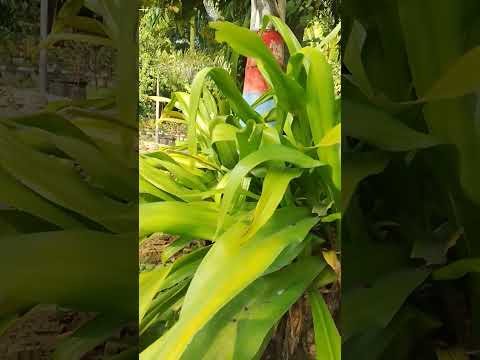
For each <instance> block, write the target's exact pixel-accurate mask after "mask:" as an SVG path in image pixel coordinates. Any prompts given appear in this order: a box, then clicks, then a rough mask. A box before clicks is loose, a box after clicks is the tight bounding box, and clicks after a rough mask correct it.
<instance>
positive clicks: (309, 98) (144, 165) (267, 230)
mask: <svg viewBox="0 0 480 360" xmlns="http://www.w3.org/2000/svg"><path fill="white" fill-rule="evenodd" d="M270 20H271V21H272V22H273V23H274V25H275V27H276V28H277V30H278V31H279V32H280V33H281V34H282V36H283V37H284V39H285V40H286V44H287V45H288V48H289V52H290V54H291V57H290V61H289V66H288V67H287V71H286V72H285V71H283V70H282V69H281V68H280V66H279V65H278V63H277V62H276V60H275V59H274V57H273V55H272V54H271V52H270V51H269V50H268V48H267V47H266V46H265V45H264V44H263V42H262V40H261V38H260V37H259V36H258V35H257V34H255V33H253V32H251V31H250V30H248V29H246V28H244V27H239V26H235V25H233V24H231V23H227V22H216V23H213V24H212V27H213V28H214V29H215V30H216V39H217V40H218V41H220V42H226V43H227V44H228V45H229V46H230V47H231V48H232V49H233V50H234V51H236V52H238V53H240V54H241V55H243V56H250V57H252V58H254V59H255V60H256V61H257V64H259V67H260V69H261V71H262V72H263V73H264V75H265V77H266V78H267V79H268V81H269V83H270V85H271V87H272V90H271V91H269V93H268V94H267V95H266V96H265V97H264V98H263V99H262V100H260V101H259V102H261V101H265V100H266V99H268V98H271V97H273V98H274V99H275V102H276V104H277V105H276V107H275V108H274V109H273V110H272V111H271V112H269V113H268V114H265V115H263V116H262V115H260V114H259V113H257V112H256V111H255V108H256V106H257V105H253V106H249V105H248V104H247V103H246V101H245V100H244V99H243V97H242V94H241V91H240V90H239V89H238V88H237V84H236V81H235V79H233V78H232V77H231V75H230V74H229V73H228V72H227V71H225V70H224V69H222V68H212V67H209V68H205V69H203V70H201V71H200V72H199V73H198V74H197V75H196V77H195V79H194V81H193V83H192V86H191V91H190V92H175V93H173V94H172V99H171V102H170V103H169V104H168V105H167V106H166V108H165V110H164V111H163V113H162V118H167V119H175V121H180V122H185V123H186V124H187V125H188V139H187V141H186V142H185V143H184V144H181V143H179V144H177V145H175V146H170V147H164V148H162V149H161V150H160V151H156V152H152V153H148V154H144V155H141V157H140V201H141V204H140V229H139V237H140V241H141V242H143V241H144V240H145V239H146V238H148V237H149V236H151V235H152V234H155V233H167V234H173V235H179V236H180V238H178V239H177V240H175V241H174V242H173V243H171V244H170V245H169V247H167V248H166V249H164V251H163V254H162V258H163V264H161V265H159V266H157V267H156V268H154V269H151V270H149V271H145V272H142V273H141V274H140V312H139V321H140V346H141V350H142V352H141V355H140V358H141V359H142V360H149V359H159V358H161V359H172V360H174V359H200V358H201V359H218V358H226V359H239V360H240V359H241V360H249V359H257V358H260V357H261V355H262V354H263V352H264V351H265V348H266V346H267V345H268V343H269V340H270V338H271V336H272V334H273V329H274V328H275V327H276V325H277V323H278V322H279V320H280V319H281V317H282V315H283V314H285V313H286V312H287V311H288V310H289V308H290V307H291V306H292V305H293V304H294V303H295V302H296V301H297V300H298V299H300V298H301V297H302V296H303V294H304V293H307V294H308V299H309V304H310V309H311V310H310V311H311V313H312V315H313V321H314V328H315V342H316V357H317V359H328V360H338V359H340V336H339V333H338V330H337V328H336V325H335V322H334V321H333V318H332V315H331V313H330V312H329V309H328V306H327V304H326V303H325V301H324V298H323V297H322V295H321V293H320V290H322V291H326V290H327V286H333V287H334V288H335V287H337V286H338V276H339V271H340V269H339V266H338V260H337V249H338V247H337V246H338V243H337V240H338V239H337V237H336V236H335V234H336V233H337V227H339V219H340V217H341V215H340V207H341V206H340V187H341V184H340V133H341V131H340V117H339V116H340V112H339V99H338V98H336V97H335V92H334V83H333V77H332V73H331V67H330V65H329V64H328V62H327V60H326V58H325V56H324V55H323V53H322V52H321V50H320V49H319V48H313V47H303V48H302V47H301V45H300V42H299V41H298V40H297V39H296V38H295V36H294V34H293V33H292V32H291V31H290V29H289V28H288V27H287V26H286V25H285V24H284V23H283V22H282V21H281V20H280V19H278V18H273V17H271V18H270ZM207 78H209V79H210V80H212V81H213V82H214V83H215V84H216V86H217V88H218V93H212V92H211V91H210V90H209V88H208V86H206V80H207ZM195 239H202V240H206V243H205V245H204V246H202V247H200V248H197V249H196V250H195V251H194V252H192V253H190V254H188V255H184V256H181V257H180V258H178V259H176V260H175V259H174V261H171V258H172V257H173V255H175V254H176V253H177V252H179V251H180V250H181V249H183V248H184V247H186V246H188V245H189V244H190V243H191V242H192V241H193V240H195ZM304 356H306V355H304Z"/></svg>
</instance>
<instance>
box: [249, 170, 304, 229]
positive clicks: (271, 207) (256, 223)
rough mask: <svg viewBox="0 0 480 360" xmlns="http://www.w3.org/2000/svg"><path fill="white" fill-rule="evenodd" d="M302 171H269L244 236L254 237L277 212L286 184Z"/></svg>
mask: <svg viewBox="0 0 480 360" xmlns="http://www.w3.org/2000/svg"><path fill="white" fill-rule="evenodd" d="M302 172H303V170H302V169H270V170H268V172H267V175H266V176H265V179H264V180H263V188H262V195H261V196H260V199H259V200H258V203H257V206H256V207H255V213H254V215H253V220H252V223H251V224H250V227H249V228H248V231H247V233H246V234H245V235H243V236H244V238H245V239H248V238H250V237H251V236H252V235H254V234H255V233H256V232H257V231H258V230H259V229H260V228H261V227H262V226H263V225H265V223H267V222H268V220H269V219H270V217H271V216H272V215H273V214H274V213H275V211H276V210H277V207H278V205H279V204H280V202H281V201H282V199H283V196H284V195H285V192H286V191H287V187H288V184H289V183H290V182H291V181H292V180H293V179H295V178H297V177H299V176H300V175H301V174H302Z"/></svg>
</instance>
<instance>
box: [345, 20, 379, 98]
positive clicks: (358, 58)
mask: <svg viewBox="0 0 480 360" xmlns="http://www.w3.org/2000/svg"><path fill="white" fill-rule="evenodd" d="M366 39H367V32H366V30H365V28H364V27H363V25H362V24H361V23H360V22H358V21H357V20H354V22H353V25H352V30H351V33H350V36H349V37H348V40H347V45H346V47H345V52H344V54H343V63H344V64H345V66H346V67H347V69H348V70H349V71H350V73H351V74H352V75H353V78H354V81H355V82H356V83H357V84H358V86H359V87H360V89H361V90H362V91H363V92H364V93H365V94H367V95H372V94H373V91H372V87H371V85H370V81H369V80H368V76H367V72H366V71H365V67H364V66H363V62H362V50H363V46H364V44H365V40H366Z"/></svg>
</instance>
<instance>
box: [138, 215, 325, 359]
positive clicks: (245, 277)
mask: <svg viewBox="0 0 480 360" xmlns="http://www.w3.org/2000/svg"><path fill="white" fill-rule="evenodd" d="M308 213H309V212H308V210H307V209H302V208H285V209H281V210H279V211H278V212H277V213H276V214H275V215H274V216H273V217H272V219H271V220H270V221H269V223H267V225H265V226H264V227H263V228H262V230H261V231H259V232H258V233H257V235H256V236H254V237H253V238H252V239H250V240H248V241H247V242H244V241H243V238H242V237H241V234H242V233H243V232H244V231H245V228H246V227H247V226H248V225H247V224H245V223H242V222H239V223H237V224H235V225H233V226H232V227H231V228H230V230H229V231H227V232H226V233H225V234H224V235H223V236H222V238H221V239H219V241H218V242H217V243H215V244H214V245H213V247H212V249H211V250H210V252H209V253H208V254H207V256H206V257H205V259H204V261H203V262H202V264H201V265H200V267H199V268H198V270H197V272H196V274H195V277H194V279H193V280H192V283H191V285H190V287H189V289H188V292H187V295H186V297H185V300H184V305H183V308H182V311H181V314H180V319H179V321H178V322H177V323H176V324H175V325H174V327H173V328H172V329H171V330H170V331H169V332H168V333H167V334H166V335H164V336H163V337H162V338H160V339H159V340H157V341H156V342H155V343H153V344H152V345H151V346H150V347H148V348H147V349H146V350H145V351H144V352H142V354H140V359H141V360H150V359H163V360H177V359H180V356H181V355H182V353H183V352H184V351H185V349H186V347H187V346H188V344H189V343H190V342H191V341H192V339H193V337H194V336H195V335H196V334H197V333H198V332H199V331H200V330H201V329H202V328H203V327H204V326H205V325H206V324H207V323H208V321H209V320H210V319H211V318H212V317H213V316H214V315H215V314H216V313H217V312H218V311H219V310H220V309H221V308H222V307H223V306H224V305H226V304H227V303H228V302H229V301H231V300H232V299H233V298H234V297H235V296H236V295H237V294H239V293H240V292H241V291H242V290H243V289H245V288H246V287H247V286H248V285H249V284H251V283H252V282H253V281H255V280H256V279H257V278H258V277H260V276H261V275H262V273H263V272H264V271H265V270H266V269H267V268H268V267H269V266H270V265H271V264H272V263H273V262H274V260H275V258H276V257H277V256H278V255H279V254H280V253H281V251H282V250H283V249H284V248H285V247H287V246H288V245H290V244H292V243H300V242H301V241H303V239H304V238H305V236H306V235H307V233H308V231H309V230H310V229H311V228H312V227H313V226H314V225H315V224H316V223H317V221H318V220H317V219H316V218H312V217H310V216H309V214H308ZM292 225H293V226H292Z"/></svg>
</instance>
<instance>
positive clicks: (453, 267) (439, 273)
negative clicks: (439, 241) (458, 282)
mask: <svg viewBox="0 0 480 360" xmlns="http://www.w3.org/2000/svg"><path fill="white" fill-rule="evenodd" d="M473 272H480V258H469V259H461V260H457V261H454V262H452V263H450V264H448V265H446V266H444V267H441V268H440V269H437V270H435V271H434V272H433V274H432V276H433V279H434V280H455V279H459V278H461V277H463V276H465V275H466V274H468V273H473Z"/></svg>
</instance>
